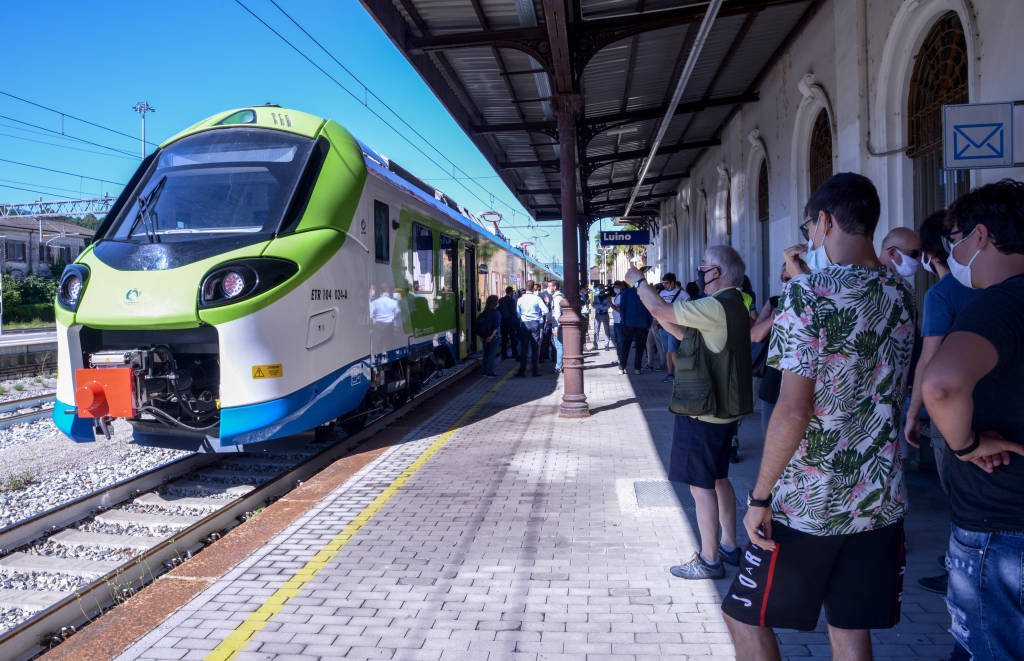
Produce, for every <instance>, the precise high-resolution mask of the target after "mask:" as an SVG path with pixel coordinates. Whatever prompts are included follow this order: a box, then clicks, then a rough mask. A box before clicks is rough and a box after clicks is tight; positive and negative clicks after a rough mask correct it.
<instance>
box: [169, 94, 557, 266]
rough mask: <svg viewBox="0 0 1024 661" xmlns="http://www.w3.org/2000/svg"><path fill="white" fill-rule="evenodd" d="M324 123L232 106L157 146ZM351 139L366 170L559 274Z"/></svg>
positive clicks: (310, 130)
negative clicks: (214, 134) (212, 134)
mask: <svg viewBox="0 0 1024 661" xmlns="http://www.w3.org/2000/svg"><path fill="white" fill-rule="evenodd" d="M327 122H328V120H326V119H324V118H323V117H318V116H316V115H311V114H309V113H306V112H302V111H301V110H294V109H291V108H282V107H280V106H277V105H273V104H269V103H268V104H266V105H262V106H249V107H246V108H234V109H232V110H226V111H224V112H221V113H217V114H216V115H212V116H210V117H207V118H206V119H204V120H201V121H199V122H196V123H195V124H193V125H192V126H190V127H188V128H187V129H185V130H183V131H181V132H179V133H177V134H175V135H173V136H171V137H170V138H168V139H166V140H164V141H163V142H162V143H160V148H161V149H162V148H164V147H166V146H167V145H169V144H171V143H172V142H175V141H176V140H180V139H181V138H184V137H185V136H188V135H192V134H193V133H199V132H200V131H207V130H211V129H221V128H234V127H245V126H251V127H258V128H268V129H274V130H278V131H287V132H289V133H296V134H299V135H303V136H306V137H307V138H316V137H317V136H319V135H320V134H321V132H322V131H323V128H324V126H325V125H326V124H327ZM353 139H354V140H355V141H356V144H357V145H359V148H360V149H361V150H362V153H363V161H364V162H365V164H366V169H367V171H369V172H371V173H372V174H374V175H375V176H377V177H378V178H380V179H383V180H384V181H387V182H388V183H390V184H391V185H393V186H395V187H397V188H399V189H401V190H404V191H405V192H407V193H409V194H410V195H412V196H413V197H415V198H416V199H418V200H420V201H421V202H423V203H424V204H427V205H428V206H431V207H433V208H434V209H436V210H437V211H438V212H440V213H442V214H444V215H445V216H447V217H448V218H449V219H451V220H452V221H453V222H455V223H457V224H458V225H460V226H462V227H463V228H465V229H467V230H469V231H472V232H475V233H477V234H480V235H482V236H484V237H486V238H487V240H489V241H491V242H493V243H495V244H497V245H498V246H501V247H502V248H504V249H505V250H508V251H509V252H511V253H513V254H515V255H516V256H518V257H520V258H522V259H524V260H525V261H527V262H529V263H530V264H533V265H534V266H536V267H537V268H539V269H542V270H543V271H546V272H548V273H551V274H552V275H554V276H556V277H559V278H560V277H561V276H560V275H559V274H558V273H556V272H555V271H553V270H552V269H549V268H548V267H546V266H544V265H543V264H541V263H540V262H539V261H537V259H535V258H533V257H530V256H529V255H527V254H526V253H525V252H523V251H522V250H520V249H519V248H517V247H515V246H513V245H512V244H511V243H509V241H508V239H506V238H505V237H504V236H500V235H498V234H495V233H494V232H493V231H491V230H490V229H488V228H487V227H486V226H485V225H484V224H483V223H481V222H480V221H479V220H477V219H476V218H474V217H473V216H472V214H470V213H469V212H468V211H466V209H465V207H462V206H461V205H459V204H458V203H457V202H455V201H454V200H452V199H451V198H450V197H448V196H447V195H445V194H444V193H443V192H441V191H440V190H438V189H437V188H435V187H433V186H431V185H429V184H427V183H425V182H424V181H423V180H422V179H420V178H418V177H417V176H416V175H414V174H413V173H411V172H409V171H408V170H406V169H405V168H403V167H402V166H400V165H398V164H397V163H395V162H394V161H392V160H391V159H388V158H386V157H384V156H382V155H381V154H379V153H378V152H376V151H375V150H373V149H371V148H370V147H369V146H367V145H366V143H364V142H362V141H361V140H359V139H358V138H353Z"/></svg>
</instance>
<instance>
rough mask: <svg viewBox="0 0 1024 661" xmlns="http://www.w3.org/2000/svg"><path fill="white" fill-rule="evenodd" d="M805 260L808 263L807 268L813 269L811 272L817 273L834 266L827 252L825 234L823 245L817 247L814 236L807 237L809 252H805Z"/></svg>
mask: <svg viewBox="0 0 1024 661" xmlns="http://www.w3.org/2000/svg"><path fill="white" fill-rule="evenodd" d="M803 260H804V263H805V264H807V268H809V269H810V270H811V273H817V272H818V271H823V270H825V269H827V268H828V267H829V266H832V260H830V259H829V258H828V253H826V252H825V237H824V236H823V237H821V245H820V246H818V247H817V248H815V247H814V236H811V238H809V239H807V252H805V253H804V255H803Z"/></svg>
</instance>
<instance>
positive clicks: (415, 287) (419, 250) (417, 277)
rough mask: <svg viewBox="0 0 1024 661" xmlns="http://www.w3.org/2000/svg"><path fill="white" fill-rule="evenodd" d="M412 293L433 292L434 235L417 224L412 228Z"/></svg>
mask: <svg viewBox="0 0 1024 661" xmlns="http://www.w3.org/2000/svg"><path fill="white" fill-rule="evenodd" d="M412 291H413V293H414V294H430V293H432V292H433V291H434V233H433V232H431V231H430V230H429V229H427V228H426V227H424V226H422V225H420V224H418V223H414V224H413V226H412Z"/></svg>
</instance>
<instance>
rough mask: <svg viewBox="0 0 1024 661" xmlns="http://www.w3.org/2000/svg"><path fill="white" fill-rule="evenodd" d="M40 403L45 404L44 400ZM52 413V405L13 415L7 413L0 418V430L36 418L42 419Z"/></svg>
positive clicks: (33, 420) (32, 420)
mask: <svg viewBox="0 0 1024 661" xmlns="http://www.w3.org/2000/svg"><path fill="white" fill-rule="evenodd" d="M41 403H43V404H45V403H46V402H45V401H44V402H41ZM22 408H24V407H22ZM52 415H53V407H52V406H51V407H45V408H41V409H39V410H37V411H29V412H27V413H16V414H14V415H9V416H7V417H5V418H0V430H4V429H9V428H11V427H13V426H14V425H21V424H25V423H27V422H35V421H36V420H42V419H43V418H49V417H50V416H52Z"/></svg>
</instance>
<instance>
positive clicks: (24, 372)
mask: <svg viewBox="0 0 1024 661" xmlns="http://www.w3.org/2000/svg"><path fill="white" fill-rule="evenodd" d="M51 355H52V353H51ZM56 371H57V362H56V361H51V362H47V363H34V364H32V365H8V366H7V367H0V379H16V378H18V377H21V376H38V375H40V374H49V373H53V372H56Z"/></svg>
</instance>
